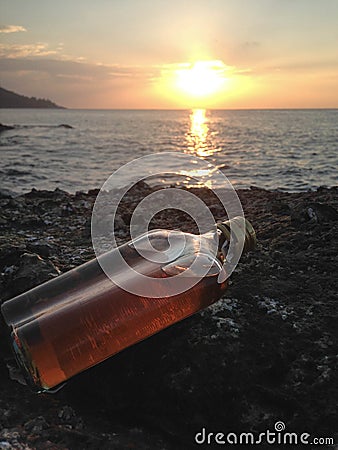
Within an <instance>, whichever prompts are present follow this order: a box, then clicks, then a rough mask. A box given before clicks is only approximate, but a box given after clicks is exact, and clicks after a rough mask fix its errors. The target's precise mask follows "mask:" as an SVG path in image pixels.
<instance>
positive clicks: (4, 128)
mask: <svg viewBox="0 0 338 450" xmlns="http://www.w3.org/2000/svg"><path fill="white" fill-rule="evenodd" d="M9 130H14V127H12V126H11V125H4V124H2V123H0V133H1V132H2V131H9Z"/></svg>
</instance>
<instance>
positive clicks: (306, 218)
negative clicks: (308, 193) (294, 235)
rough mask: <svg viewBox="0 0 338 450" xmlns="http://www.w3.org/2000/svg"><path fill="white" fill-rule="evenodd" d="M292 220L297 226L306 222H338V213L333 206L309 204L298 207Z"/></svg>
mask: <svg viewBox="0 0 338 450" xmlns="http://www.w3.org/2000/svg"><path fill="white" fill-rule="evenodd" d="M291 219H292V221H293V222H294V223H296V224H297V223H298V224H302V223H306V222H311V223H326V222H330V221H336V220H338V211H337V210H336V209H335V208H334V207H333V206H331V205H326V204H323V203H315V202H308V203H305V204H301V205H298V206H297V207H296V208H295V209H294V210H293V211H292V213H291Z"/></svg>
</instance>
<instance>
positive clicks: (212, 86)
mask: <svg viewBox="0 0 338 450" xmlns="http://www.w3.org/2000/svg"><path fill="white" fill-rule="evenodd" d="M225 70H226V66H225V64H224V63H223V62H222V61H197V62H195V63H193V64H184V65H183V67H182V68H179V69H177V70H176V73H175V75H176V86H177V88H178V89H179V90H180V91H183V92H184V93H185V94H187V95H189V96H191V97H207V96H209V95H212V94H215V93H216V92H218V91H219V90H220V89H221V88H222V87H223V85H224V83H225V81H226V77H225V76H224V73H225Z"/></svg>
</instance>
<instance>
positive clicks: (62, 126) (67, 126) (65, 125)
mask: <svg viewBox="0 0 338 450" xmlns="http://www.w3.org/2000/svg"><path fill="white" fill-rule="evenodd" d="M58 128H67V129H68V130H72V129H73V128H74V127H72V126H71V125H68V124H67V123H61V124H60V125H58Z"/></svg>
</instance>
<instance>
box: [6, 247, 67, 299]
mask: <svg viewBox="0 0 338 450" xmlns="http://www.w3.org/2000/svg"><path fill="white" fill-rule="evenodd" d="M59 274H60V270H59V269H58V268H57V267H56V266H55V265H54V264H53V263H52V262H50V261H48V260H44V259H42V258H41V257H40V256H39V255H36V254H34V253H23V254H22V255H21V256H20V258H19V261H18V266H15V267H14V270H12V271H11V273H10V274H9V276H8V278H9V279H8V280H7V283H6V291H7V293H8V296H7V298H10V297H14V296H16V295H19V294H21V293H22V292H25V291H28V290H29V289H31V288H33V287H35V286H37V285H38V284H41V283H43V282H44V281H47V280H49V279H51V278H53V277H56V276H58V275H59Z"/></svg>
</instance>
